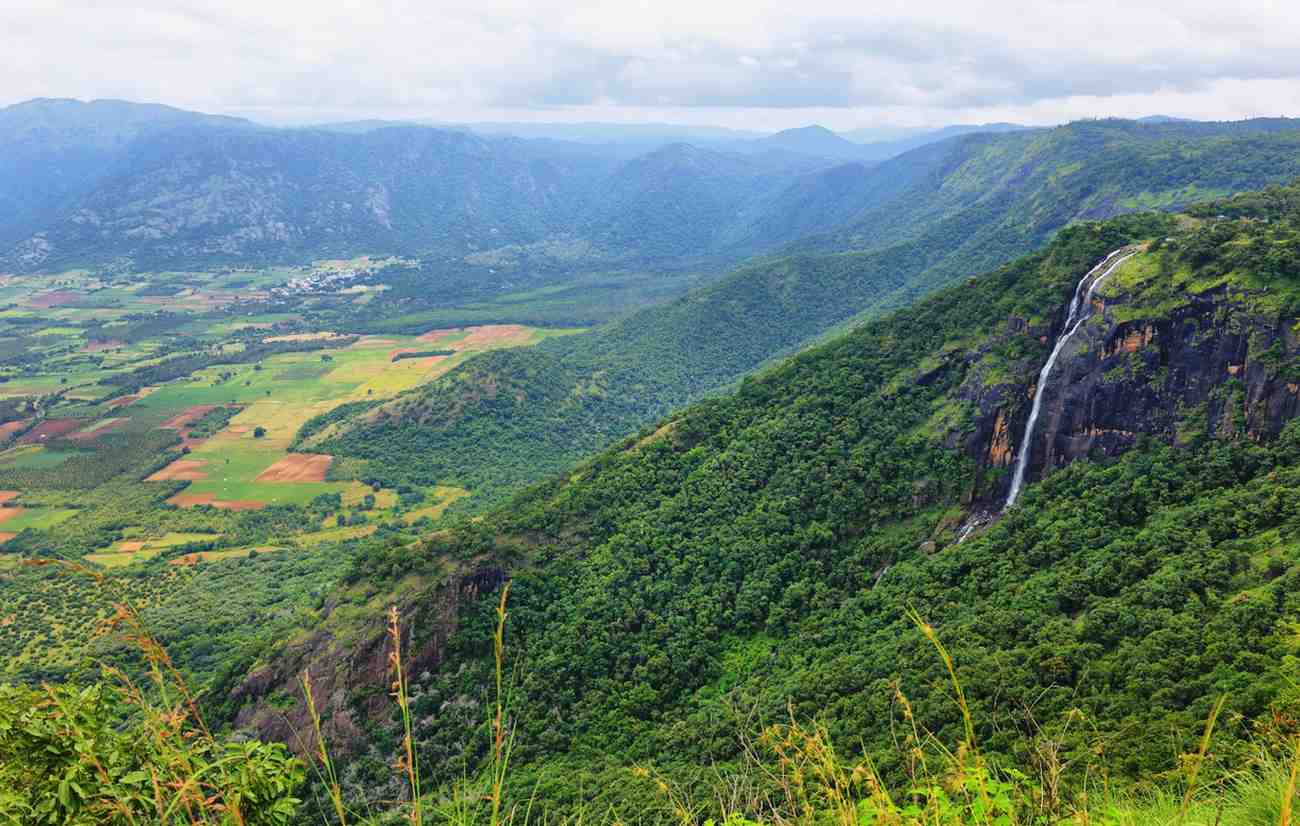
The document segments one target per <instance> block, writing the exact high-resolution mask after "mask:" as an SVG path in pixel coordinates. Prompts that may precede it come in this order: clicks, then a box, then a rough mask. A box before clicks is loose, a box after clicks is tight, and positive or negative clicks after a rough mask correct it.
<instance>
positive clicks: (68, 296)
mask: <svg viewBox="0 0 1300 826" xmlns="http://www.w3.org/2000/svg"><path fill="white" fill-rule="evenodd" d="M82 298H85V296H84V295H82V294H81V293H74V292H69V291H68V290H55V291H54V292H52V293H46V294H45V295H38V296H36V297H35V298H33V299H32V306H33V307H39V308H40V309H42V310H48V309H49V308H50V307H58V306H60V305H62V304H70V303H72V302H73V301H78V300H80V299H82Z"/></svg>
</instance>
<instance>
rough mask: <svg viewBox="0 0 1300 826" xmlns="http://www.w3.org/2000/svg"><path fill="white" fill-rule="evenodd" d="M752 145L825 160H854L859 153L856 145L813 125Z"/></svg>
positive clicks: (763, 139)
mask: <svg viewBox="0 0 1300 826" xmlns="http://www.w3.org/2000/svg"><path fill="white" fill-rule="evenodd" d="M754 143H755V144H756V145H757V146H759V147H761V148H764V149H782V150H785V151H787V152H798V153H800V154H803V155H816V156H820V157H827V158H840V159H843V158H856V157H858V153H859V147H858V145H857V144H855V143H853V142H852V141H849V140H845V139H844V138H843V137H841V136H840V135H837V134H836V133H834V132H832V131H831V130H829V129H827V128H826V127H825V126H820V125H818V124H815V123H814V124H810V125H808V126H800V127H796V128H794V129H785V130H783V131H781V132H777V133H776V134H773V135H768V136H767V137H766V138H760V139H759V140H757V141H754Z"/></svg>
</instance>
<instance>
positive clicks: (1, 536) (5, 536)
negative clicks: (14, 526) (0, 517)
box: [0, 531, 18, 544]
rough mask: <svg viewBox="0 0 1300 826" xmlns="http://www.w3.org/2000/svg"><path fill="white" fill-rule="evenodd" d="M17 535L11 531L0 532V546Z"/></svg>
mask: <svg viewBox="0 0 1300 826" xmlns="http://www.w3.org/2000/svg"><path fill="white" fill-rule="evenodd" d="M17 535H18V534H16V533H14V532H12V531H0V544H3V543H5V542H8V541H9V540H10V539H13V538H14V537H15V536H17Z"/></svg>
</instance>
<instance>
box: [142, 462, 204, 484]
mask: <svg viewBox="0 0 1300 826" xmlns="http://www.w3.org/2000/svg"><path fill="white" fill-rule="evenodd" d="M207 464H208V460H207V459H177V460H176V461H174V462H172V463H171V464H170V465H168V466H167V467H165V468H163V469H162V470H159V471H156V472H155V473H154V474H153V475H151V476H150V477H149V478H148V479H146V480H145V481H147V482H172V481H176V480H179V479H188V480H190V481H191V482H193V481H197V480H199V479H206V478H208V474H207V473H205V472H203V471H202V470H201V468H203V467H206V466H207Z"/></svg>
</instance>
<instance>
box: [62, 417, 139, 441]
mask: <svg viewBox="0 0 1300 826" xmlns="http://www.w3.org/2000/svg"><path fill="white" fill-rule="evenodd" d="M129 421H130V419H119V420H117V421H115V422H104V423H103V424H101V425H100V426H99V427H96V428H95V429H94V430H87V431H86V432H85V433H75V434H73V435H72V436H69V437H68V438H69V439H72V440H73V441H74V442H90V441H94V440H95V439H98V438H99V437H100V436H103V435H104V434H105V433H107V432H108V431H110V430H114V429H116V428H119V427H121V426H122V425H124V424H126V423H127V422H129Z"/></svg>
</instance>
